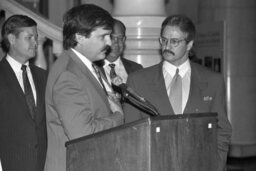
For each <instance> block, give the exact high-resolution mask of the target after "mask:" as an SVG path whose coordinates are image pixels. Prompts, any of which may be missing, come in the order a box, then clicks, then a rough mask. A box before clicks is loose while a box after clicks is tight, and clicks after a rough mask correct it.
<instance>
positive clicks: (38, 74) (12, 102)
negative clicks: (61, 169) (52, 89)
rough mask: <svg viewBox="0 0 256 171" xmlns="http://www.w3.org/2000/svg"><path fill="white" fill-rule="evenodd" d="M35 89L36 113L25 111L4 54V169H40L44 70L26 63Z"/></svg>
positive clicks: (0, 147) (0, 100) (0, 97)
mask: <svg viewBox="0 0 256 171" xmlns="http://www.w3.org/2000/svg"><path fill="white" fill-rule="evenodd" d="M30 69H31V72H32V76H33V80H34V83H35V88H36V93H37V107H36V112H37V113H36V115H35V116H36V117H35V119H34V120H33V119H32V118H31V116H30V114H29V110H28V107H27V104H26V100H25V96H24V93H23V91H22V89H21V87H20V84H19V82H18V80H17V78H16V75H15V73H14V71H13V70H12V68H11V66H10V64H9V63H8V62H7V60H6V59H5V58H3V59H2V60H1V62H0V159H1V163H2V167H3V170H4V171H17V170H19V171H42V170H43V168H44V163H45V156H46V148H47V135H46V124H45V107H44V104H45V103H44V92H45V84H46V77H47V73H46V71H44V70H42V69H40V68H38V67H36V66H34V65H30Z"/></svg>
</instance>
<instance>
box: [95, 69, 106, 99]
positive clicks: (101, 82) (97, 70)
mask: <svg viewBox="0 0 256 171" xmlns="http://www.w3.org/2000/svg"><path fill="white" fill-rule="evenodd" d="M92 67H93V69H94V71H95V73H96V75H97V77H98V80H99V81H100V84H101V85H102V87H103V90H104V91H105V93H106V95H107V96H108V92H107V89H106V87H105V85H104V83H103V80H102V77H101V74H100V71H99V69H98V67H97V66H96V65H95V64H92Z"/></svg>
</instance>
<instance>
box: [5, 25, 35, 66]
mask: <svg viewBox="0 0 256 171" xmlns="http://www.w3.org/2000/svg"><path fill="white" fill-rule="evenodd" d="M37 37H38V34H37V28H36V26H33V27H22V28H20V33H19V34H18V35H17V36H15V35H14V34H9V35H8V40H9V42H10V51H9V53H10V55H11V56H12V57H13V58H15V59H16V60H17V61H19V62H20V63H25V62H26V61H28V60H29V59H31V58H33V57H35V56H36V51H37Z"/></svg>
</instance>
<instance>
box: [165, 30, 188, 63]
mask: <svg viewBox="0 0 256 171" xmlns="http://www.w3.org/2000/svg"><path fill="white" fill-rule="evenodd" d="M186 38H187V34H186V33H184V32H182V31H181V30H180V29H179V28H178V27H175V26H166V27H165V28H164V30H163V33H162V35H161V37H160V44H161V50H162V56H163V58H164V60H166V61H167V62H169V63H171V64H173V65H175V66H179V65H181V64H182V63H184V62H185V61H186V60H187V59H188V53H189V50H190V49H191V48H192V45H193V41H190V42H188V43H186V40H185V39H186Z"/></svg>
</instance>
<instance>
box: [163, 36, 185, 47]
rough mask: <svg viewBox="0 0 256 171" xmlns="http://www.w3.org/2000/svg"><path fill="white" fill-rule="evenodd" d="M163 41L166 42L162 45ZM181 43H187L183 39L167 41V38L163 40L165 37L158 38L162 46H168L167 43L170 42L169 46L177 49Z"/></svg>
mask: <svg viewBox="0 0 256 171" xmlns="http://www.w3.org/2000/svg"><path fill="white" fill-rule="evenodd" d="M163 39H164V40H166V42H165V43H163ZM182 41H185V42H186V43H187V40H186V38H184V39H178V38H169V39H167V38H165V37H163V36H160V37H159V42H160V44H161V45H162V46H166V45H167V44H168V42H170V44H171V45H172V46H173V47H178V46H179V45H180V43H181V42H182Z"/></svg>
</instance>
